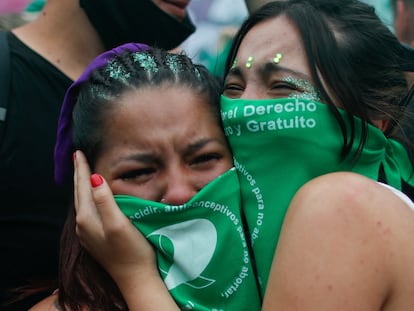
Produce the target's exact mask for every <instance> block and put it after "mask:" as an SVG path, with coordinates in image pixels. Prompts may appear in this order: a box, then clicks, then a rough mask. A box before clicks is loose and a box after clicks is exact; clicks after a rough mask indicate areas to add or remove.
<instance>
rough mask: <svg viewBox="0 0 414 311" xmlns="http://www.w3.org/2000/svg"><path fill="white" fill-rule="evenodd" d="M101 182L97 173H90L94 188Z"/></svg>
mask: <svg viewBox="0 0 414 311" xmlns="http://www.w3.org/2000/svg"><path fill="white" fill-rule="evenodd" d="M102 184H103V178H102V176H101V175H99V174H92V175H91V185H92V187H93V188H96V187H98V186H100V185H102Z"/></svg>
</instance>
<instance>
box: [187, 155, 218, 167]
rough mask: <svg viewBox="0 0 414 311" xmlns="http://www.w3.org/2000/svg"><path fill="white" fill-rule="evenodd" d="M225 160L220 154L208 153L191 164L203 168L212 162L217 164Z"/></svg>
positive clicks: (197, 157)
mask: <svg viewBox="0 0 414 311" xmlns="http://www.w3.org/2000/svg"><path fill="white" fill-rule="evenodd" d="M221 158H223V156H222V155H221V154H219V153H206V154H202V155H199V156H196V157H195V158H194V159H193V160H192V161H191V162H190V164H191V165H192V166H194V165H195V166H203V165H209V164H210V163H212V162H215V161H217V160H220V159H221Z"/></svg>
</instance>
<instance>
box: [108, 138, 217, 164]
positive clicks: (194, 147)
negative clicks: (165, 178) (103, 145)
mask: <svg viewBox="0 0 414 311" xmlns="http://www.w3.org/2000/svg"><path fill="white" fill-rule="evenodd" d="M211 142H217V143H218V144H220V145H223V146H225V144H223V143H222V142H221V141H220V140H218V139H215V138H202V139H199V140H197V141H196V142H194V143H191V144H189V145H187V146H186V147H185V149H184V156H187V155H191V154H192V153H194V152H196V151H198V150H200V149H202V148H203V147H204V146H206V145H208V144H209V143H211ZM124 161H133V162H143V163H151V162H158V159H157V157H156V156H155V155H154V153H151V152H146V153H134V154H129V155H126V156H123V157H120V158H118V159H117V160H116V161H114V163H113V165H117V164H119V163H122V162H124Z"/></svg>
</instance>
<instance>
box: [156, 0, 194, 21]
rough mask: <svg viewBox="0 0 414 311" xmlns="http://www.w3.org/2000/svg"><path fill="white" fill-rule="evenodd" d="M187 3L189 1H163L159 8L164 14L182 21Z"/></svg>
mask: <svg viewBox="0 0 414 311" xmlns="http://www.w3.org/2000/svg"><path fill="white" fill-rule="evenodd" d="M189 3H190V1H189V0H163V1H162V2H161V3H160V4H159V7H160V9H162V10H163V11H165V12H166V13H168V14H170V15H172V16H174V17H175V18H177V19H179V20H182V19H183V18H184V17H185V15H186V8H187V6H188V4H189Z"/></svg>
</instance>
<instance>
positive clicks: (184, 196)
mask: <svg viewBox="0 0 414 311" xmlns="http://www.w3.org/2000/svg"><path fill="white" fill-rule="evenodd" d="M197 191H198V189H197V187H196V185H195V184H194V182H193V181H192V180H191V178H190V177H189V176H173V177H170V178H168V182H167V187H166V189H165V192H164V196H163V199H162V203H165V204H170V205H181V204H184V203H186V202H188V201H189V200H190V199H191V198H192V197H193V196H194V195H195V194H196V193H197Z"/></svg>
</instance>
